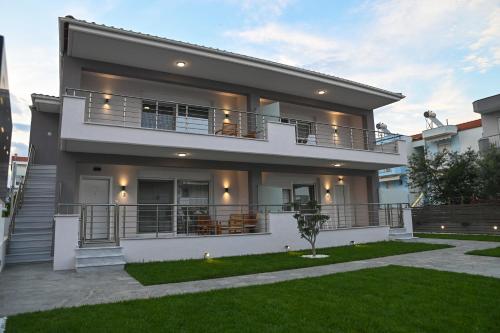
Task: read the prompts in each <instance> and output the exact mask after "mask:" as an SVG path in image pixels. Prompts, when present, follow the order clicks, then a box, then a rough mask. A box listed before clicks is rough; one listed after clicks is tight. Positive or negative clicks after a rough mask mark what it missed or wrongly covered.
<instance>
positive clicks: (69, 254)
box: [53, 215, 80, 271]
mask: <svg viewBox="0 0 500 333" xmlns="http://www.w3.org/2000/svg"><path fill="white" fill-rule="evenodd" d="M79 218H80V215H54V223H55V233H54V266H53V267H54V270H55V271H59V270H67V269H75V249H77V248H78V227H79Z"/></svg>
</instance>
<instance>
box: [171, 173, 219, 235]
mask: <svg viewBox="0 0 500 333" xmlns="http://www.w3.org/2000/svg"><path fill="white" fill-rule="evenodd" d="M208 192H209V182H208V181H193V180H178V181H177V204H178V205H179V206H178V212H177V233H181V234H182V233H184V234H190V233H196V232H197V227H198V221H199V220H200V221H210V220H211V219H210V210H209V206H208V202H209V201H208V200H209V196H208Z"/></svg>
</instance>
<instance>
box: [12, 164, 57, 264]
mask: <svg viewBox="0 0 500 333" xmlns="http://www.w3.org/2000/svg"><path fill="white" fill-rule="evenodd" d="M55 194H56V166H55V165H39V164H38V165H37V164H34V165H30V166H29V172H28V174H27V178H26V180H25V183H24V190H23V197H22V198H23V200H22V205H21V206H20V208H19V210H18V211H17V213H16V215H15V218H14V221H13V223H14V226H13V231H12V235H11V238H10V240H9V244H8V252H7V256H6V258H5V262H6V263H7V264H15V263H27V262H44V261H51V260H52V235H53V223H54V210H55Z"/></svg>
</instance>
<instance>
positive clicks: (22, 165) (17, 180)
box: [9, 154, 28, 194]
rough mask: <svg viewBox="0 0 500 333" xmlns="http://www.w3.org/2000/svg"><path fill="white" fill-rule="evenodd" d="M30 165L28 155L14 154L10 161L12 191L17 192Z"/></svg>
mask: <svg viewBox="0 0 500 333" xmlns="http://www.w3.org/2000/svg"><path fill="white" fill-rule="evenodd" d="M27 166H28V157H26V156H17V154H14V155H13V156H12V159H11V162H10V184H9V185H10V192H11V194H13V193H15V192H17V189H18V188H19V185H20V184H21V182H22V181H23V179H24V176H25V175H26V167H27Z"/></svg>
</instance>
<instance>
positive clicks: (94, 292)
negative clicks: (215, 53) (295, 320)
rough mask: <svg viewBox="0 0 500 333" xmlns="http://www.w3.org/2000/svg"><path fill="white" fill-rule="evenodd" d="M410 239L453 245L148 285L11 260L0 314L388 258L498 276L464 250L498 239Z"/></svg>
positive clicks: (274, 278)
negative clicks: (200, 279)
mask: <svg viewBox="0 0 500 333" xmlns="http://www.w3.org/2000/svg"><path fill="white" fill-rule="evenodd" d="M414 241H418V242H426V243H446V244H451V245H454V246H456V247H455V248H449V249H442V250H434V251H425V252H419V253H410V254H403V255H397V256H391V257H385V258H374V259H369V260H361V261H354V262H347V263H341V264H332V265H325V266H316V267H309V268H301V269H293V270H287V271H279V272H270V273H260V274H252V275H244V276H235V277H227V278H219V279H212V280H203V281H193V282H182V283H171V284H163V285H156V286H148V287H145V286H142V285H141V284H140V283H139V282H137V281H136V280H135V279H133V278H132V277H130V276H129V275H128V274H127V273H126V272H125V271H119V272H105V273H76V272H73V271H65V272H54V271H52V267H51V265H49V264H32V265H19V266H12V267H7V269H6V270H5V271H4V272H3V273H1V274H0V317H2V316H6V315H12V314H16V313H22V312H31V311H37V310H48V309H52V308H59V307H70V306H77V305H83V304H98V303H110V302H116V301H120V300H130V299H139V298H151V297H160V296H165V295H174V294H181V293H188V292H199V291H207V290H214V289H222V288H230V287H242V286H250V285H257V284H266V283H273V282H279V281H286V280H293V279H299V278H305V277H314V276H321V275H327V274H333V273H339V272H346V271H353V270H358V269H362V268H371V267H381V266H386V265H391V264H394V265H402V266H413V267H424V268H432V269H437V270H446V271H452V272H462V273H470V274H480V275H486V276H493V277H496V278H500V258H492V257H482V256H471V255H465V254H464V253H465V252H467V251H470V250H473V249H485V248H491V247H497V246H500V243H492V242H476V241H459V240H444V239H417V240H414Z"/></svg>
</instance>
